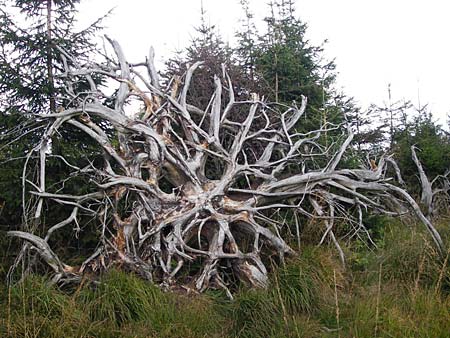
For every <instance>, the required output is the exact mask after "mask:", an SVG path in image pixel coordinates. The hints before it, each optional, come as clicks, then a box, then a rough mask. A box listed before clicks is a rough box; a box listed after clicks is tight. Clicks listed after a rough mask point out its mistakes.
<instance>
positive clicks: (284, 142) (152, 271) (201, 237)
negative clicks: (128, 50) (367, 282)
mask: <svg viewBox="0 0 450 338" xmlns="http://www.w3.org/2000/svg"><path fill="white" fill-rule="evenodd" d="M110 42H111V45H112V48H113V50H114V52H115V57H114V58H112V57H108V58H107V61H106V62H105V63H102V64H97V63H89V64H84V65H81V64H78V63H77V60H74V59H73V58H72V57H71V56H70V55H68V54H67V53H65V52H64V51H63V50H61V58H62V60H63V61H64V64H65V71H64V74H63V77H64V78H63V79H64V81H65V83H66V93H67V95H66V97H65V98H64V100H62V101H61V102H65V103H64V107H63V108H61V109H59V110H58V112H57V113H48V114H47V113H43V114H39V115H38V116H36V119H37V120H38V121H39V123H41V124H44V125H46V131H45V133H44V135H43V137H42V139H41V141H40V143H39V145H37V146H36V147H34V148H33V149H31V150H30V152H29V153H28V154H27V161H26V165H25V168H24V174H23V184H24V201H23V202H24V210H25V211H26V212H27V213H26V215H25V217H24V219H25V223H26V224H28V228H26V229H27V230H24V231H11V232H10V233H9V234H10V235H12V236H16V237H19V238H22V239H24V240H25V242H24V243H25V244H24V246H23V249H22V251H21V254H20V255H19V258H24V257H25V256H27V255H26V254H27V253H29V252H34V253H35V254H36V253H37V257H41V259H42V260H43V261H45V262H46V263H47V264H48V265H49V266H50V267H51V269H52V270H53V271H54V280H55V281H78V280H81V278H82V277H83V275H89V276H92V275H95V274H97V273H99V272H101V271H104V270H108V269H110V268H112V267H121V268H123V269H126V270H128V271H133V272H135V273H138V274H139V275H141V276H142V277H144V278H147V279H149V280H152V281H154V282H157V283H160V284H162V285H164V286H167V287H170V286H173V285H183V286H184V287H189V288H192V289H195V290H198V291H203V290H205V289H207V288H209V287H222V288H225V289H226V290H228V289H227V284H228V282H229V281H230V276H234V278H235V279H237V280H241V281H244V282H246V283H248V284H250V285H252V286H262V287H264V286H266V285H267V283H268V273H267V264H268V262H270V259H269V258H268V257H270V258H272V257H276V259H277V260H282V259H283V257H284V256H285V255H289V254H294V250H293V249H292V248H291V247H290V246H289V244H288V243H289V241H288V240H287V237H289V233H288V232H287V230H286V228H289V229H288V230H292V231H291V233H293V237H294V238H295V237H296V236H297V238H298V236H299V231H300V229H299V222H301V221H302V220H308V219H313V218H316V219H319V220H321V222H319V223H318V224H322V225H323V228H322V229H318V230H317V231H320V232H321V233H322V234H323V237H322V241H324V240H326V239H329V240H330V241H331V242H332V243H334V245H335V246H336V248H337V250H338V252H339V254H340V255H341V258H342V259H343V252H342V250H341V248H340V246H339V242H338V240H337V238H336V235H335V225H336V223H337V222H338V221H341V220H345V222H348V223H350V224H352V226H353V228H354V231H355V232H357V231H364V230H365V228H364V225H363V214H365V211H366V210H369V209H370V210H374V211H376V212H378V213H385V214H390V215H398V214H403V213H405V212H407V210H410V211H412V212H413V213H415V215H416V216H417V217H418V218H419V219H420V220H421V221H422V222H423V223H424V225H425V226H426V228H427V229H428V231H429V233H430V235H431V237H432V238H433V240H434V242H435V243H436V245H437V246H438V247H441V246H442V241H441V238H440V236H439V233H438V232H437V231H436V230H435V229H434V227H433V225H432V224H431V223H430V221H429V219H427V218H426V217H425V216H424V215H423V213H422V212H421V210H420V208H419V206H418V205H417V204H416V202H415V201H414V199H413V198H412V197H411V196H410V195H409V194H408V193H407V192H406V191H405V190H403V189H402V188H400V187H398V186H397V185H395V184H394V183H393V182H392V179H390V178H386V172H387V166H388V165H389V166H392V168H394V170H395V172H396V173H397V175H396V176H397V178H398V179H399V180H400V181H401V176H400V173H399V170H398V167H397V166H396V164H395V162H394V161H393V160H392V159H391V158H390V157H389V156H386V157H383V158H381V159H380V161H379V163H377V165H374V164H373V165H372V167H371V168H368V169H345V168H341V167H340V164H341V162H342V160H343V158H344V157H345V154H346V150H347V148H348V147H349V146H350V143H351V141H352V137H353V133H352V131H351V129H350V127H348V126H346V125H345V123H344V124H343V125H333V124H330V123H328V124H326V125H323V126H318V127H317V129H316V130H311V131H309V132H302V133H300V132H297V131H296V126H298V124H300V123H302V119H303V118H302V119H301V117H302V115H303V113H304V111H305V107H306V104H307V102H306V101H307V100H306V98H303V100H302V102H301V103H300V104H299V106H297V105H296V104H295V103H294V104H293V105H292V106H291V107H286V106H284V105H280V104H270V103H267V102H265V101H264V99H260V98H259V97H258V96H257V95H256V94H252V95H250V96H251V99H250V100H248V101H236V100H235V96H234V91H233V88H234V87H233V84H232V81H231V79H230V77H229V76H228V74H227V72H226V70H225V69H224V70H223V74H222V76H221V78H219V77H215V78H214V84H215V90H214V95H213V97H212V98H211V100H210V102H209V104H208V106H207V107H195V106H193V105H191V104H190V103H189V102H187V99H186V98H187V93H188V90H189V88H190V85H191V78H192V75H193V73H194V72H195V70H196V69H197V68H198V67H201V63H195V64H194V65H192V66H191V67H190V68H189V69H188V70H187V72H186V74H185V76H184V81H183V82H182V84H180V83H178V82H177V81H175V82H173V83H169V84H167V86H166V88H163V86H162V85H161V84H160V82H159V80H158V73H157V72H156V70H155V66H154V63H153V58H154V55H153V50H152V49H151V50H150V54H149V57H148V58H147V59H146V61H145V62H143V63H138V64H130V63H128V62H127V61H126V59H125V57H124V53H123V51H122V49H121V47H120V46H119V45H118V43H117V42H115V41H112V40H111V41H110ZM142 70H144V72H145V73H146V74H145V75H144V72H141V71H142ZM98 76H103V77H107V78H109V79H110V80H109V82H110V83H115V84H117V89H116V91H115V92H114V93H113V94H112V95H109V96H108V95H106V94H105V93H103V92H102V90H101V88H98V87H97V86H96V84H95V82H94V81H93V77H98ZM221 79H222V80H221ZM81 82H83V83H87V84H89V86H90V89H89V90H86V91H84V92H75V90H74V88H77V87H79V86H77V84H79V83H81ZM137 102H140V106H139V105H138V104H137ZM130 112H131V113H130ZM133 112H134V113H133ZM70 128H71V129H70ZM64 129H68V130H78V131H81V132H82V133H83V134H85V135H87V137H88V138H90V139H92V140H93V141H95V142H96V143H97V144H98V147H99V149H100V150H101V152H100V154H101V156H100V159H99V153H96V154H92V157H96V158H92V159H88V161H87V162H86V163H87V165H85V166H80V167H79V166H78V165H77V164H76V163H70V161H69V160H67V159H66V158H64V154H62V155H58V159H59V160H61V161H62V162H63V163H64V164H65V165H67V166H68V167H69V168H71V169H72V174H71V175H70V176H69V177H67V180H70V179H74V178H76V177H81V178H83V180H84V181H85V182H87V183H86V184H87V186H88V188H87V189H88V190H89V191H88V192H87V193H83V194H81V195H80V194H76V193H74V192H71V191H66V190H67V189H65V185H64V182H63V184H62V185H60V186H58V187H57V188H56V187H54V186H50V187H48V186H46V181H48V178H47V173H46V161H47V160H48V158H49V157H50V156H52V146H51V140H52V139H53V138H55V137H57V136H58V135H60V134H59V133H60V131H61V130H64ZM331 131H334V132H335V134H336V135H340V137H336V138H335V142H334V143H333V144H331V145H329V146H328V147H324V146H323V145H321V143H320V139H321V137H322V135H323V134H324V133H329V132H331ZM64 135H67V134H64ZM32 163H35V164H36V166H33V165H32ZM212 169H214V170H212ZM30 172H31V173H30ZM33 172H34V173H36V174H35V175H32V173H33ZM27 196H28V197H27ZM54 204H57V205H63V206H65V207H66V208H69V209H70V212H69V213H68V217H67V218H65V219H61V220H60V221H59V222H58V223H56V224H53V225H51V226H48V227H47V228H46V229H45V231H43V229H39V226H40V224H41V223H40V222H39V221H38V220H40V219H42V217H43V214H45V212H46V210H48V209H49V208H51V207H52V205H54ZM282 210H289V211H290V212H292V213H293V215H294V216H295V217H294V219H295V220H296V221H297V222H294V221H293V222H292V223H293V224H292V225H288V224H286V223H288V222H283V219H282V217H279V215H280V213H281V212H282ZM277 213H278V214H277ZM86 216H90V217H91V218H95V220H96V222H97V224H98V228H97V229H96V232H95V234H96V235H97V236H98V237H97V238H98V241H97V242H98V244H97V247H96V248H95V249H94V250H93V252H92V253H91V255H90V256H89V257H88V258H87V259H85V260H84V262H83V263H82V264H81V265H79V266H69V265H67V264H65V263H64V262H63V261H62V260H61V259H60V258H59V256H58V255H57V254H56V252H57V248H51V247H50V244H49V243H51V238H52V237H53V236H55V234H56V233H58V232H60V231H63V230H66V231H67V229H68V228H69V227H73V228H74V231H76V232H77V233H78V234H79V235H83V230H82V229H83V228H84V227H83V224H80V223H81V219H82V218H85V217H86ZM30 229H32V230H30ZM37 234H40V236H38V235H37Z"/></svg>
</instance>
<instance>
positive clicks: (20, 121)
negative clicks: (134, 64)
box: [0, 0, 101, 225]
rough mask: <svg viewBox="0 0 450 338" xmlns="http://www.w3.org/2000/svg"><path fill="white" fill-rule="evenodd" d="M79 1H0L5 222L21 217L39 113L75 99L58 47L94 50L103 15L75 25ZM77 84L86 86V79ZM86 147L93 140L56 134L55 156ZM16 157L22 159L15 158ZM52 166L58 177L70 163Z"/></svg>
mask: <svg viewBox="0 0 450 338" xmlns="http://www.w3.org/2000/svg"><path fill="white" fill-rule="evenodd" d="M79 2H80V0H44V1H30V0H0V41H1V48H0V126H1V127H0V162H2V163H3V164H2V169H1V171H2V172H1V175H0V177H1V179H0V190H1V191H2V192H1V195H2V196H0V197H2V198H4V199H5V201H6V202H5V208H4V210H5V212H3V213H2V218H3V219H2V220H1V223H3V222H4V223H8V224H10V225H17V224H19V223H20V222H21V216H20V215H21V214H22V210H21V209H19V208H18V207H19V205H20V202H21V201H20V189H17V187H20V186H21V185H22V181H21V169H20V168H22V167H23V159H24V156H25V155H26V152H25V149H27V148H29V145H30V144H38V143H39V142H40V138H41V132H42V128H41V129H36V128H34V127H35V126H34V124H35V122H36V121H37V120H38V119H39V117H38V115H40V114H46V113H49V112H55V111H58V110H60V109H64V107H68V106H70V104H71V100H72V98H71V97H69V96H68V95H67V93H66V92H65V91H64V90H63V89H62V88H63V78H61V75H62V74H64V73H65V69H64V59H63V58H62V57H61V52H60V49H59V48H61V49H63V50H64V51H66V52H67V53H68V54H70V55H71V56H73V57H74V58H75V59H77V60H79V61H80V62H83V60H88V58H89V55H90V54H91V52H93V51H94V50H95V43H94V41H93V37H94V35H95V33H96V32H97V31H98V30H99V29H100V28H101V27H100V21H101V20H98V21H97V22H95V23H94V24H92V25H90V26H89V27H87V28H86V29H84V30H76V27H75V25H76V15H77V10H76V5H77V4H78V3H79ZM97 80H98V79H97ZM78 85H79V88H83V86H85V85H86V84H85V83H79V84H78ZM79 88H77V89H79ZM13 140H14V142H11V141H13ZM87 148H89V145H88V143H80V142H78V143H74V144H70V142H66V143H65V144H60V143H59V142H58V139H57V138H56V137H55V138H53V139H52V153H53V155H58V153H61V152H64V155H65V156H66V158H69V159H70V158H71V157H72V158H74V157H77V158H79V156H81V155H80V154H81V151H83V150H86V149H87ZM14 158H19V160H17V161H12V159H14ZM30 160H33V157H31V158H30ZM30 165H31V163H30ZM48 170H49V171H50V172H52V171H53V172H54V173H55V175H50V176H49V177H52V178H54V179H55V182H56V181H58V177H64V173H66V171H67V167H65V165H63V164H62V163H60V161H56V160H55V162H54V163H50V164H49V169H48Z"/></svg>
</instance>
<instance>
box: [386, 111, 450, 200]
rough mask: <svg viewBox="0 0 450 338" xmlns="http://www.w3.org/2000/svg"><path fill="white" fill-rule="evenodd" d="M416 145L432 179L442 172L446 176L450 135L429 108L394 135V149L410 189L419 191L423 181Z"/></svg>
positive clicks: (449, 162) (449, 152)
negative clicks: (413, 149) (414, 156)
mask: <svg viewBox="0 0 450 338" xmlns="http://www.w3.org/2000/svg"><path fill="white" fill-rule="evenodd" d="M412 145H415V146H416V147H417V148H418V151H417V156H418V157H419V160H420V162H421V163H422V166H423V168H424V170H425V172H426V174H427V176H428V178H429V179H430V181H431V180H433V179H434V178H435V177H436V176H438V175H444V174H445V173H446V172H447V171H448V170H449V168H450V135H449V134H448V132H446V131H444V130H443V129H442V128H441V126H439V125H438V124H437V123H436V122H435V121H433V117H432V115H431V113H429V112H426V111H422V112H418V115H417V116H416V117H415V118H414V120H413V122H412V123H411V124H409V125H408V128H405V129H404V130H400V131H397V132H396V134H395V135H394V144H393V150H394V151H395V154H396V157H397V159H398V162H399V165H400V168H401V169H402V173H403V175H404V179H405V180H406V181H407V183H408V185H409V188H410V190H412V191H415V192H417V190H418V189H417V187H419V186H420V183H419V181H418V178H417V167H416V166H415V164H414V162H413V160H412V157H411V146H412Z"/></svg>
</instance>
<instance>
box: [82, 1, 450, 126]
mask: <svg viewBox="0 0 450 338" xmlns="http://www.w3.org/2000/svg"><path fill="white" fill-rule="evenodd" d="M267 2H268V1H267V0H251V1H250V3H251V7H252V10H253V12H254V13H255V14H256V17H257V18H263V17H264V16H265V15H266V13H267V5H266V3H267ZM200 4H201V0H83V1H82V2H81V6H80V7H79V8H80V14H81V15H80V18H81V21H82V22H84V23H86V22H89V21H92V20H94V19H95V18H96V17H98V16H100V15H102V14H103V13H105V12H106V11H107V10H109V9H111V8H113V7H115V10H114V12H113V14H112V16H111V17H110V18H109V19H108V20H107V21H106V22H105V23H106V25H107V29H106V32H107V34H109V35H110V36H111V37H112V38H115V39H116V40H118V41H119V42H120V43H121V44H122V46H123V48H124V50H125V54H126V56H127V58H128V59H129V60H130V61H133V62H134V61H141V60H143V59H144V57H145V55H146V54H147V51H148V48H149V46H150V45H153V46H154V47H155V49H156V54H157V58H158V59H159V60H162V59H164V58H166V57H168V56H170V55H172V53H173V52H174V51H175V50H176V49H180V48H183V47H185V46H186V45H188V43H189V41H190V38H191V36H192V35H193V34H194V27H195V26H197V25H198V24H199V18H200ZM296 4H297V5H296V8H297V16H298V17H300V19H301V20H302V21H303V22H305V23H307V24H308V27H309V28H308V33H307V37H308V38H309V39H310V41H311V42H312V43H313V44H315V45H320V44H321V42H322V41H323V40H325V39H327V40H328V43H327V44H326V45H325V56H326V57H327V58H328V59H335V61H336V64H337V71H338V73H339V75H338V81H337V83H338V87H341V88H343V89H344V91H345V93H346V94H347V95H349V96H353V97H355V99H356V100H357V101H358V102H359V103H360V105H361V106H362V107H363V108H366V107H367V106H368V105H369V104H370V103H376V104H378V105H382V104H383V102H386V101H387V97H388V94H387V86H388V84H389V83H391V92H392V96H393V100H403V99H406V100H411V101H412V102H413V103H414V104H415V105H418V103H419V98H420V104H421V105H424V104H426V103H428V104H429V107H430V108H431V111H432V112H433V115H434V116H435V117H436V118H439V120H440V123H441V124H446V115H447V114H448V113H449V112H450V86H449V83H450V18H449V15H450V1H449V0H427V1H425V0H377V1H369V0H339V1H337V0H297V1H296ZM203 6H204V8H205V10H206V14H207V18H208V20H209V22H210V23H211V24H214V25H216V27H217V28H218V29H219V31H220V33H221V35H222V36H223V38H224V40H228V41H231V42H233V39H234V32H235V29H236V27H239V19H241V18H242V16H243V13H242V11H241V9H240V5H239V1H238V0H203Z"/></svg>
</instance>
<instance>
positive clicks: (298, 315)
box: [0, 220, 450, 338]
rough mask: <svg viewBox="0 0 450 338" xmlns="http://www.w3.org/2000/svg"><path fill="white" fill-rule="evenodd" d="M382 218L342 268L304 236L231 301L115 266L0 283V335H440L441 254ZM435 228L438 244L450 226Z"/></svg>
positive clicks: (448, 297)
mask: <svg viewBox="0 0 450 338" xmlns="http://www.w3.org/2000/svg"><path fill="white" fill-rule="evenodd" d="M384 222H385V220H384ZM384 226H385V227H384V230H383V231H379V233H378V234H377V236H376V240H377V243H378V249H376V248H372V249H371V250H368V249H367V248H365V247H363V246H359V247H358V245H357V243H355V242H352V243H350V245H351V246H352V248H350V249H351V250H350V249H346V251H348V252H353V254H352V255H350V256H349V262H348V268H347V270H344V269H343V268H342V267H341V265H340V264H339V262H338V259H337V255H336V253H335V252H334V251H333V249H332V248H331V247H330V248H329V247H327V246H323V247H319V248H318V247H315V246H309V245H307V244H306V245H303V249H302V253H301V254H300V255H299V256H298V257H294V258H292V259H290V260H289V261H287V262H286V264H285V265H283V266H280V267H278V268H276V269H275V268H274V271H272V274H271V286H270V287H269V288H268V289H267V290H249V289H246V288H244V287H243V288H242V289H240V290H239V291H238V292H237V293H236V294H235V299H234V300H233V301H230V300H227V299H226V297H225V296H224V295H223V294H222V293H218V292H209V293H207V294H204V295H194V294H190V295H187V294H182V293H179V292H178V293H175V292H163V291H162V290H161V289H160V288H159V287H157V286H155V285H152V284H150V283H148V282H146V281H143V280H141V279H139V278H138V277H135V276H133V275H129V274H125V273H122V272H119V271H111V272H109V273H108V274H105V275H104V276H102V278H101V279H100V280H99V282H98V283H96V284H92V283H85V284H83V285H82V286H80V287H79V288H77V289H76V290H65V291H62V290H60V289H57V288H55V287H53V286H50V285H49V284H48V282H47V280H46V279H45V278H43V277H38V276H32V277H30V278H28V279H27V280H26V281H25V282H24V283H22V284H19V285H15V286H13V287H12V288H10V289H8V288H6V287H3V288H0V304H2V306H1V307H0V336H1V337H27V338H28V337H130V338H131V337H187V338H189V337H244V338H245V337H247V338H250V337H448V336H449V334H448V333H449V332H450V264H449V261H450V258H449V256H448V255H446V254H444V255H439V254H438V253H437V252H436V251H435V250H434V247H433V245H431V242H430V240H429V237H428V236H427V234H426V233H424V232H422V231H419V230H414V228H411V227H406V226H404V225H402V224H399V223H398V222H392V224H387V226H386V224H384ZM439 228H440V231H441V233H442V235H443V238H444V241H445V242H446V243H447V244H448V239H449V238H450V228H449V227H448V225H447V224H445V223H442V224H440V225H439ZM355 246H356V249H355ZM447 249H449V247H447ZM449 252H450V251H449Z"/></svg>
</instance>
